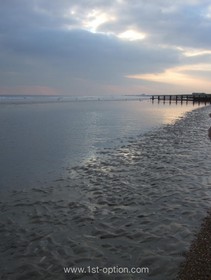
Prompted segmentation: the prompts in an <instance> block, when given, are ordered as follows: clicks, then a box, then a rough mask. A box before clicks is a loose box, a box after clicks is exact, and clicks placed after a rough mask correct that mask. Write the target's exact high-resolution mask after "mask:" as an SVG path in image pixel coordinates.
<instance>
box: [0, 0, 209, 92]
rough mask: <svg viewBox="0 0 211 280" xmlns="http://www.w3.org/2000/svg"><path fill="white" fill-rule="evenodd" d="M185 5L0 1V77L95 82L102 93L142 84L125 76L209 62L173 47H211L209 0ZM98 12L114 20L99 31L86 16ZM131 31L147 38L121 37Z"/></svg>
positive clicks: (60, 83) (67, 87) (67, 86)
mask: <svg viewBox="0 0 211 280" xmlns="http://www.w3.org/2000/svg"><path fill="white" fill-rule="evenodd" d="M183 2H184V1H179V0H178V1H163V0H158V1H143V0H139V1H137V0H134V1H124V0H123V1H97V0H95V1H94V0H93V1H91V0H82V1H76V0H72V1H67V0H60V1H55V0H51V1H50V0H33V1H28V0H7V1H3V0H0V4H1V9H0V51H1V54H0V60H1V64H0V72H1V77H0V82H1V84H2V85H3V86H10V85H13V86H15V85H17V86H20V85H47V86H52V87H57V88H61V89H63V90H64V91H65V92H70V93H72V92H76V91H77V92H82V91H83V90H84V89H85V88H86V85H89V86H90V85H92V84H93V85H95V86H94V88H95V89H96V93H97V92H98V93H99V89H100V86H101V85H103V86H106V85H115V86H123V85H124V84H125V85H127V86H129V85H130V84H132V83H138V82H137V81H136V82H135V81H131V80H129V79H127V78H125V77H126V76H128V75H133V74H144V73H159V72H164V71H165V69H167V68H172V67H175V66H178V65H182V64H184V63H189V64H193V63H202V62H204V63H205V62H206V61H207V60H206V59H207V58H204V56H201V57H196V58H187V57H184V56H183V55H182V52H181V50H180V49H177V48H176V47H178V46H180V47H189V48H190V47H191V48H205V49H206V48H208V47H209V46H210V43H211V42H210V40H211V39H210V38H211V36H210V35H211V34H210V32H211V31H210V30H211V19H210V18H209V17H208V15H207V13H208V11H209V9H208V5H209V1H201V2H199V1H186V4H184V3H183ZM93 9H95V10H97V11H100V12H101V13H106V14H107V15H111V16H113V17H114V20H111V21H109V22H106V20H105V22H102V24H101V25H99V26H96V32H95V33H94V32H90V30H89V28H88V27H86V24H85V23H84V22H85V21H87V20H93V18H92V15H91V16H90V17H89V16H87V15H89V14H90V13H92V12H93ZM90 18H91V19H90ZM128 29H136V30H137V31H139V32H144V33H146V34H147V36H146V39H145V40H139V41H138V40H137V41H127V40H121V39H119V38H118V34H119V33H122V32H124V31H125V30H128ZM79 81H83V82H79ZM139 83H140V82H139ZM142 83H143V82H142ZM80 88H81V90H80ZM90 88H91V87H90ZM71 89H72V90H71Z"/></svg>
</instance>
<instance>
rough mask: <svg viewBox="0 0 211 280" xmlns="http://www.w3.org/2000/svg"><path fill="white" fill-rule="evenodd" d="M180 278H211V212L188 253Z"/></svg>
mask: <svg viewBox="0 0 211 280" xmlns="http://www.w3.org/2000/svg"><path fill="white" fill-rule="evenodd" d="M178 279H179V280H211V212H209V214H208V216H207V217H206V218H205V220H204V222H203V224H202V227H201V230H200V232H199V234H198V235H197V237H196V239H195V240H194V242H193V243H192V245H191V247H190V251H189V252H188V253H187V258H186V261H185V262H184V264H183V265H182V267H181V271H180V273H179V278H178Z"/></svg>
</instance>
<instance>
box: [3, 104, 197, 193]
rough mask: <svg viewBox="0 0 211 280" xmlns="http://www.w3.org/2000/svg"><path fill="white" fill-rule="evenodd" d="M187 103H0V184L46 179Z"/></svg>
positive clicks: (172, 114) (165, 119) (175, 114)
mask: <svg viewBox="0 0 211 280" xmlns="http://www.w3.org/2000/svg"><path fill="white" fill-rule="evenodd" d="M196 107H197V106H196ZM192 109H193V105H192V104H190V105H188V106H187V105H185V104H184V105H183V106H181V105H177V106H175V105H173V104H172V105H171V106H169V105H167V104H166V105H163V104H160V105H158V104H157V103H155V104H154V105H152V104H151V103H150V102H149V101H148V102H147V101H142V102H139V101H128V102H127V101H104V102H103V101H99V102H96V101H81V102H68V103H47V104H46V103H44V104H22V105H21V104H15V105H14V104H13V105H11V104H7V105H2V104H1V110H0V127H1V134H0V166H1V176H0V185H1V190H5V189H19V188H23V187H26V188H29V187H30V186H36V185H37V184H40V183H44V182H46V183H47V182H50V181H52V180H53V179H56V178H57V177H58V176H60V175H61V174H62V172H63V171H62V170H64V169H66V167H67V166H73V165H79V164H81V163H82V162H83V161H86V160H87V159H89V158H91V157H93V156H94V155H95V153H96V151H97V150H98V149H101V148H106V147H115V146H117V147H118V146H120V145H122V144H123V143H127V142H128V140H129V139H130V138H131V137H132V138H134V137H136V136H138V135H140V134H143V133H145V132H147V131H149V130H151V129H153V128H155V127H158V126H160V125H161V124H167V123H171V122H172V121H174V120H175V119H176V117H178V116H181V115H182V114H184V112H186V111H189V110H192Z"/></svg>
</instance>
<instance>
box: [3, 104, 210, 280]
mask: <svg viewBox="0 0 211 280" xmlns="http://www.w3.org/2000/svg"><path fill="white" fill-rule="evenodd" d="M208 110H209V111H210V108H206V107H204V108H201V109H199V110H195V111H192V112H189V113H188V114H187V115H186V116H185V117H183V118H181V119H178V120H177V121H176V122H175V123H174V124H173V125H165V126H163V127H161V128H159V129H156V130H154V131H150V132H149V133H147V134H145V135H144V136H140V137H137V138H135V137H131V138H130V139H129V140H130V141H129V144H127V145H121V146H120V147H119V146H118V148H115V149H114V148H107V149H102V150H100V151H99V152H98V153H97V154H96V156H95V157H93V158H91V159H90V160H88V161H86V162H84V163H83V164H82V165H79V166H78V165H77V166H75V167H71V166H70V167H69V168H68V169H67V171H66V175H65V176H63V177H59V178H58V179H57V180H56V181H55V182H52V184H51V185H44V186H42V185H41V184H40V185H37V187H36V188H31V189H29V188H25V189H24V188H23V189H18V190H14V191H10V192H8V194H5V197H3V196H1V197H0V238H1V241H2V242H1V244H0V252H1V253H0V262H1V271H0V278H1V277H2V278H1V279H4V280H24V279H27V280H28V279H30V280H42V279H45V280H52V279H57V280H65V279H76V277H80V279H84V280H87V279H99V280H103V279H106V280H108V279H109V280H113V279H118V280H119V279H121V280H122V279H126V280H129V279H133V280H140V279H144V280H147V279H150V280H175V278H176V277H177V275H178V273H179V265H180V264H181V262H183V261H184V259H185V258H184V252H187V251H188V248H189V246H190V243H191V242H192V240H193V239H194V234H195V233H197V232H198V231H199V229H200V223H201V221H202V219H203V218H204V217H205V216H206V211H207V210H208V209H210V208H211V202H210V196H211V188H210V187H211V176H210V169H211V162H210V158H211V149H210V145H211V143H210V139H209V138H208V137H207V128H208V127H209V126H210V123H209V121H210V120H209V119H208V118H207V115H208ZM88 266H91V267H96V266H99V267H111V266H119V267H131V266H133V267H149V270H150V273H149V274H144V275H135V274H133V275H132V274H127V275H125V276H124V275H122V274H120V275H115V278H114V275H106V274H104V275H101V274H99V275H97V274H95V275H91V276H90V277H88V276H87V275H82V274H81V275H77V276H75V275H70V274H65V273H64V271H63V268H64V267H88ZM186 279H190V280H191V279H192V278H191V277H189V278H186ZM208 279H209V278H208ZM205 280H206V279H205Z"/></svg>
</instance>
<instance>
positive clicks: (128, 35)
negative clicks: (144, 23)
mask: <svg viewBox="0 0 211 280" xmlns="http://www.w3.org/2000/svg"><path fill="white" fill-rule="evenodd" d="M117 37H119V38H120V39H123V40H129V41H136V40H143V39H145V38H146V34H145V33H141V32H138V31H136V30H133V29H129V30H126V31H124V32H122V33H119V34H118V35H117Z"/></svg>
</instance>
